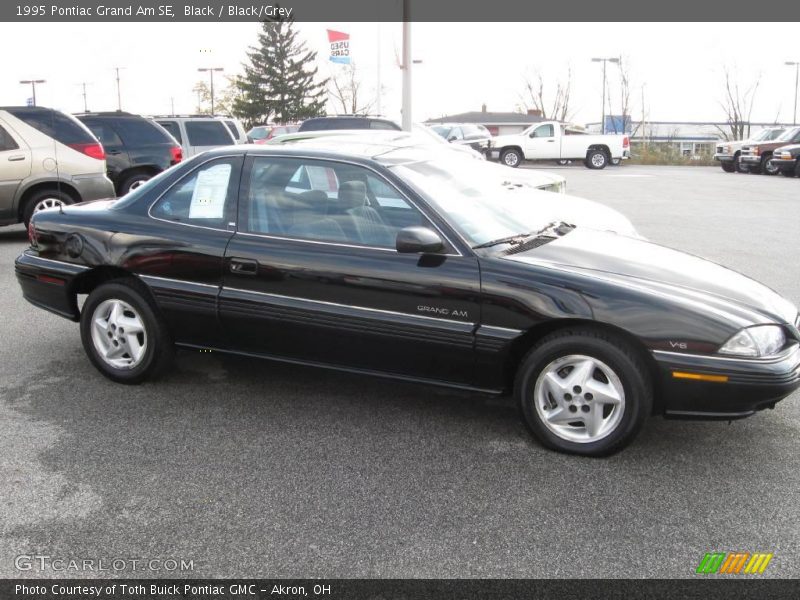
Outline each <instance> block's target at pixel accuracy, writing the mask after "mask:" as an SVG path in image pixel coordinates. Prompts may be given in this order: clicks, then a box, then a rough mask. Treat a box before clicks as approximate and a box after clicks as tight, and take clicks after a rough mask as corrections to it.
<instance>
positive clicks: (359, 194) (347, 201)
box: [339, 181, 367, 210]
mask: <svg viewBox="0 0 800 600" xmlns="http://www.w3.org/2000/svg"><path fill="white" fill-rule="evenodd" d="M366 203H367V186H366V184H365V183H364V182H363V181H345V182H343V183H341V184H340V185H339V208H340V209H341V210H348V209H350V208H358V207H359V206H364V205H365V204H366Z"/></svg>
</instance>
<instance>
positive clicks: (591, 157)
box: [584, 148, 608, 169]
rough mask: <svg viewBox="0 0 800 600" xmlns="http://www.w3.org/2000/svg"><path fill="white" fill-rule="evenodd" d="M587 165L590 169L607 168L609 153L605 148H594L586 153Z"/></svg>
mask: <svg viewBox="0 0 800 600" xmlns="http://www.w3.org/2000/svg"><path fill="white" fill-rule="evenodd" d="M584 162H585V164H586V166H587V167H588V168H590V169H605V168H606V165H608V154H606V151H605V150H601V149H599V148H594V149H591V150H589V151H588V152H587V153H586V160H585V161H584Z"/></svg>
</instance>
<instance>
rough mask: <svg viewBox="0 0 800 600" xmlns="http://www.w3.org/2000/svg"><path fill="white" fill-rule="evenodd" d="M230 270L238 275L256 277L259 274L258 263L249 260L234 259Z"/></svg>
mask: <svg viewBox="0 0 800 600" xmlns="http://www.w3.org/2000/svg"><path fill="white" fill-rule="evenodd" d="M230 270H231V273H236V274H237V275H255V274H256V273H258V263H257V262H256V261H254V260H252V259H249V258H232V259H231V263H230Z"/></svg>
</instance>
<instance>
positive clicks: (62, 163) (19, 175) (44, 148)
mask: <svg viewBox="0 0 800 600" xmlns="http://www.w3.org/2000/svg"><path fill="white" fill-rule="evenodd" d="M105 159H106V153H105V150H104V149H103V146H102V145H101V144H100V142H99V141H98V139H97V138H96V137H95V136H94V135H93V134H92V132H91V131H89V129H87V128H86V126H85V125H83V124H82V123H81V122H80V121H78V120H77V119H76V118H75V117H72V116H70V115H67V114H65V113H63V112H60V111H57V110H53V109H51V108H43V107H27V106H6V107H0V225H8V224H11V223H20V222H22V223H25V225H26V226H27V225H28V222H29V221H30V218H31V215H33V214H34V213H36V212H38V211H40V210H44V209H46V208H53V207H56V206H61V205H63V204H72V203H74V202H82V201H84V200H96V199H98V198H109V197H113V196H114V185H113V184H112V183H111V181H110V180H109V179H108V177H106V160H105Z"/></svg>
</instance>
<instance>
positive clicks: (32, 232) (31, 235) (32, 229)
mask: <svg viewBox="0 0 800 600" xmlns="http://www.w3.org/2000/svg"><path fill="white" fill-rule="evenodd" d="M28 241H29V242H30V243H31V248H36V247H37V245H38V243H37V241H36V226H35V225H34V224H33V219H31V221H30V223H28Z"/></svg>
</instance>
